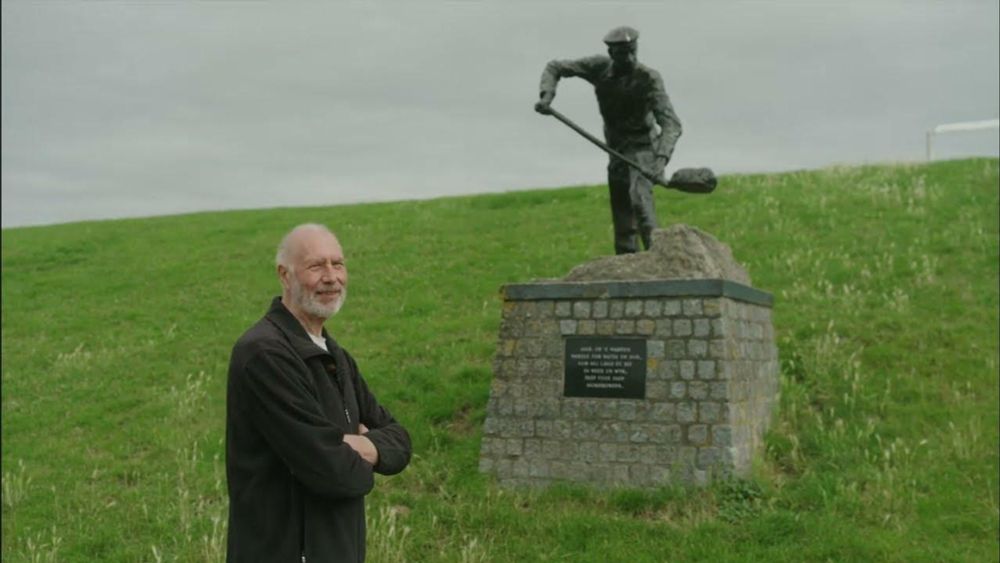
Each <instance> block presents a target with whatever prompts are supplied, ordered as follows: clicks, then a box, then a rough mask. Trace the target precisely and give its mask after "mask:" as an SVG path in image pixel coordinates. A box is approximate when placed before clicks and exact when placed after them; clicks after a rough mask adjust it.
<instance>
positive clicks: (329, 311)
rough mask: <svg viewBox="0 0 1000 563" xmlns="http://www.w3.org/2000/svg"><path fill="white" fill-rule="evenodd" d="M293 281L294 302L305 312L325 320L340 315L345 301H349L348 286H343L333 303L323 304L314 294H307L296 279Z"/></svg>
mask: <svg viewBox="0 0 1000 563" xmlns="http://www.w3.org/2000/svg"><path fill="white" fill-rule="evenodd" d="M291 281H292V283H291V288H290V289H291V294H292V301H294V302H295V304H296V305H298V306H299V307H300V308H302V310H303V311H305V312H307V313H309V314H310V315H313V316H314V317H317V318H320V319H323V320H326V319H329V318H330V317H332V316H334V315H336V314H337V313H339V312H340V308H341V307H342V306H343V305H344V300H345V299H347V287H346V286H341V288H340V293H339V294H338V295H337V298H336V299H334V300H333V301H332V302H331V303H321V302H320V301H318V300H317V299H316V298H315V296H314V295H313V294H311V293H307V292H306V291H305V289H304V288H303V287H302V286H301V285H299V282H298V280H296V279H294V277H293V278H292V280H291Z"/></svg>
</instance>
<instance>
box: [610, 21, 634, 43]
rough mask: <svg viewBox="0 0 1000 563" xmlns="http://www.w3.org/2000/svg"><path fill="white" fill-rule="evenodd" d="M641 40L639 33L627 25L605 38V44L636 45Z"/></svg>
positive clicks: (614, 30)
mask: <svg viewBox="0 0 1000 563" xmlns="http://www.w3.org/2000/svg"><path fill="white" fill-rule="evenodd" d="M638 38H639V31H638V30H636V29H634V28H631V27H629V26H627V25H623V26H621V27H616V28H614V29H612V30H611V31H609V32H608V34H607V35H605V36H604V42H605V43H607V44H608V45H611V44H612V43H634V42H635V40H636V39H638Z"/></svg>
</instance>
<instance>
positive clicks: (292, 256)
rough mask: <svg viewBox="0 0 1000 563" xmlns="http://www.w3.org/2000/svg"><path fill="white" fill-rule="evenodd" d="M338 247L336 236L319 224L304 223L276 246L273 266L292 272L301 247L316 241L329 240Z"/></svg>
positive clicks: (338, 242) (301, 249)
mask: <svg viewBox="0 0 1000 563" xmlns="http://www.w3.org/2000/svg"><path fill="white" fill-rule="evenodd" d="M331 238H332V239H333V242H335V243H336V244H337V246H340V241H338V240H337V235H335V234H333V232H332V231H331V230H330V229H328V228H327V227H326V225H320V224H319V223H304V224H302V225H299V226H297V227H295V228H294V229H292V230H290V231H288V234H286V235H285V236H284V238H282V239H281V243H279V244H278V252H277V254H276V255H275V257H274V265H275V266H284V267H285V268H288V269H291V270H294V269H295V268H294V262H295V260H296V259H297V258H299V255H300V254H301V253H302V251H303V247H304V246H306V245H307V244H308V243H311V242H315V241H316V240H324V239H325V240H330V239H331Z"/></svg>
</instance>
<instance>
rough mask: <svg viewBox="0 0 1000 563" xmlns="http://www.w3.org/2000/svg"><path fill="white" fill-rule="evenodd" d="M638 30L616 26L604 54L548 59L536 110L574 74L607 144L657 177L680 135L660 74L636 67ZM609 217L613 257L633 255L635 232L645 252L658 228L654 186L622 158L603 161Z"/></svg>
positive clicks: (545, 107) (543, 108)
mask: <svg viewBox="0 0 1000 563" xmlns="http://www.w3.org/2000/svg"><path fill="white" fill-rule="evenodd" d="M638 39H639V32H638V31H636V30H635V29H632V28H631V27H616V28H615V29H612V30H611V31H610V32H608V34H607V35H606V36H605V37H604V42H605V43H606V44H607V45H608V56H607V57H606V56H604V55H595V56H592V57H585V58H582V59H577V60H553V61H551V62H549V63H548V64H547V65H545V70H544V71H543V72H542V80H541V84H540V85H539V89H540V91H541V94H540V99H539V100H538V103H536V104H535V111H537V112H538V113H541V114H546V115H547V114H549V113H550V112H551V108H550V105H551V103H552V99H553V98H554V97H555V95H556V84H557V83H558V82H559V79H560V78H563V77H566V76H579V77H580V78H583V79H584V80H586V81H587V82H590V83H591V84H593V85H594V92H595V93H596V94H597V104H598V106H599V107H600V110H601V117H602V118H603V119H604V138H605V139H606V140H607V144H608V145H609V146H610V147H611V148H613V149H615V150H616V151H618V152H620V153H622V154H623V155H624V156H626V157H628V158H630V159H631V160H633V161H635V162H637V163H638V164H639V165H641V166H642V168H643V169H644V170H647V171H649V172H651V173H653V174H655V175H662V173H663V169H664V167H665V166H666V165H667V162H669V161H670V156H671V154H673V152H674V144H676V143H677V138H678V137H680V136H681V122H680V120H679V119H677V115H676V114H675V113H674V108H673V106H672V105H671V104H670V98H669V97H667V93H666V91H665V90H664V89H663V79H662V78H660V73H658V72H656V71H655V70H653V69H651V68H649V67H646V66H644V65H641V64H639V62H638V60H637V58H636V47H637V45H636V44H637V40H638ZM608 188H609V191H610V196H611V219H612V221H613V223H614V227H615V253H616V254H625V253H630V252H636V250H637V246H636V232H637V231H638V234H639V236H640V237H641V238H642V243H643V247H644V248H645V249H646V250H649V246H650V242H651V237H652V232H653V229H655V228H656V227H657V222H656V210H655V208H654V203H653V183H652V182H651V181H650V179H649V178H648V177H647V176H646V175H644V174H642V173H640V172H639V171H637V170H635V169H633V168H632V167H631V166H629V165H628V164H626V163H625V162H622V161H621V160H619V159H617V158H615V157H613V156H612V157H611V161H610V162H609V163H608Z"/></svg>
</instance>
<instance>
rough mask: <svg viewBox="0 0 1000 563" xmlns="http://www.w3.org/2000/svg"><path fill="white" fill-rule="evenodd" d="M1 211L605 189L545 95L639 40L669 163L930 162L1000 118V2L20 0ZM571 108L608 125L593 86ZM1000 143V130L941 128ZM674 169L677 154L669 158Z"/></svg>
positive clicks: (21, 216) (6, 39)
mask: <svg viewBox="0 0 1000 563" xmlns="http://www.w3.org/2000/svg"><path fill="white" fill-rule="evenodd" d="M2 22H3V23H2V26H3V45H2V58H3V77H2V79H3V80H2V90H3V97H2V111H3V135H2V157H3V158H2V168H3V170H2V174H3V178H2V179H3V196H2V197H3V201H2V203H3V207H2V223H3V226H4V227H14V226H22V225H33V224H48V223H60V222H67V221H77V220H83V219H99V218H113V217H135V216H148V215H161V214H172V213H181V212H189V211H204V210H220V209H237V208H268V207H277V206H291V205H295V206H298V205H330V204H337V203H347V202H357V201H380V200H398V199H417V198H427V197H435V196H441V195H450V194H468V193H480V192H492V191H505V190H520V189H531V188H539V187H554V186H565V185H577V184H596V183H603V182H604V181H605V168H604V167H605V157H604V156H603V155H602V154H600V153H599V152H598V151H597V149H596V148H594V147H593V146H591V145H589V144H588V143H587V142H586V141H584V140H583V139H581V138H579V137H578V136H576V134H575V133H573V132H572V131H570V130H569V129H567V128H565V127H564V126H563V125H561V124H560V123H559V122H557V121H556V120H554V119H553V118H551V117H544V116H540V115H538V114H536V113H534V111H532V105H533V103H534V101H535V99H536V97H537V95H538V92H537V90H538V79H539V76H540V73H541V70H542V67H543V66H544V64H545V63H546V62H547V61H548V60H549V59H552V58H573V57H581V56H586V55H591V54H597V53H601V52H602V51H603V50H604V49H603V48H604V45H603V43H601V38H602V37H603V36H604V34H605V33H606V32H607V31H608V30H609V29H610V28H612V27H615V26H618V25H625V24H627V25H631V26H633V27H636V28H638V29H639V31H640V32H641V36H640V39H639V59H640V61H641V62H643V63H645V64H647V65H649V66H651V67H653V68H655V69H657V70H659V71H660V73H661V74H662V75H663V77H664V82H665V84H666V88H667V92H668V94H669V95H670V97H671V99H672V101H673V103H674V107H675V109H676V110H677V114H678V115H679V117H680V119H681V121H682V122H683V124H684V135H683V136H682V137H681V139H680V141H679V142H678V145H677V149H676V152H675V154H674V160H673V162H672V163H671V169H672V168H674V167H684V166H709V167H712V168H714V169H715V170H716V172H719V173H734V172H757V171H779V170H789V169H800V168H817V167H822V166H828V165H832V164H862V163H875V162H891V161H920V160H922V159H923V158H924V152H925V133H926V131H927V130H928V129H930V128H931V127H933V126H935V125H938V124H942V123H950V122H957V121H974V120H983V119H992V118H996V117H997V116H998V113H1000V110H998V106H1000V70H998V69H1000V61H998V55H997V51H998V43H1000V31H998V27H1000V23H998V22H1000V13H998V2H997V1H996V0H982V1H978V0H964V1H963V0H951V1H943V0H942V1H927V0H910V1H906V2H902V1H900V2H889V1H885V0H868V1H850V0H839V1H824V2H819V1H814V2H810V1H806V0H802V1H791V0H789V1H777V0H760V1H753V2H751V1H740V0H713V1H710V2H693V1H692V2H684V3H681V2H658V3H654V2H632V3H629V2H601V3H594V2H551V1H549V2H531V3H529V2H500V1H495V2H430V1H425V2H358V3H342V2H341V3H322V4H320V3H285V2H277V1H275V2H236V1H225V2H222V1H220V2H197V3H196V2H115V1H104V2H58V1H49V2H8V1H6V0H5V1H4V2H3V4H2ZM554 107H556V108H557V109H559V110H561V111H562V112H563V113H565V114H566V115H567V116H569V117H571V118H573V119H574V120H576V121H577V122H578V123H580V124H581V125H583V126H584V127H586V128H588V129H590V130H591V131H592V132H594V133H598V134H599V133H600V131H601V122H600V118H599V116H598V114H597V105H596V102H595V100H594V96H593V90H592V88H591V87H590V86H589V85H588V84H586V83H585V82H583V81H581V80H576V79H568V80H565V81H563V82H562V83H560V89H559V94H558V96H557V97H556V100H555V102H554ZM935 152H936V153H937V154H938V155H939V156H940V157H942V158H954V157H959V156H966V155H994V156H995V155H997V154H998V152H1000V148H998V141H997V131H996V130H991V131H983V132H970V133H954V134H949V135H942V136H940V137H938V138H937V139H936V141H935ZM669 172H670V169H668V173H669Z"/></svg>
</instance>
